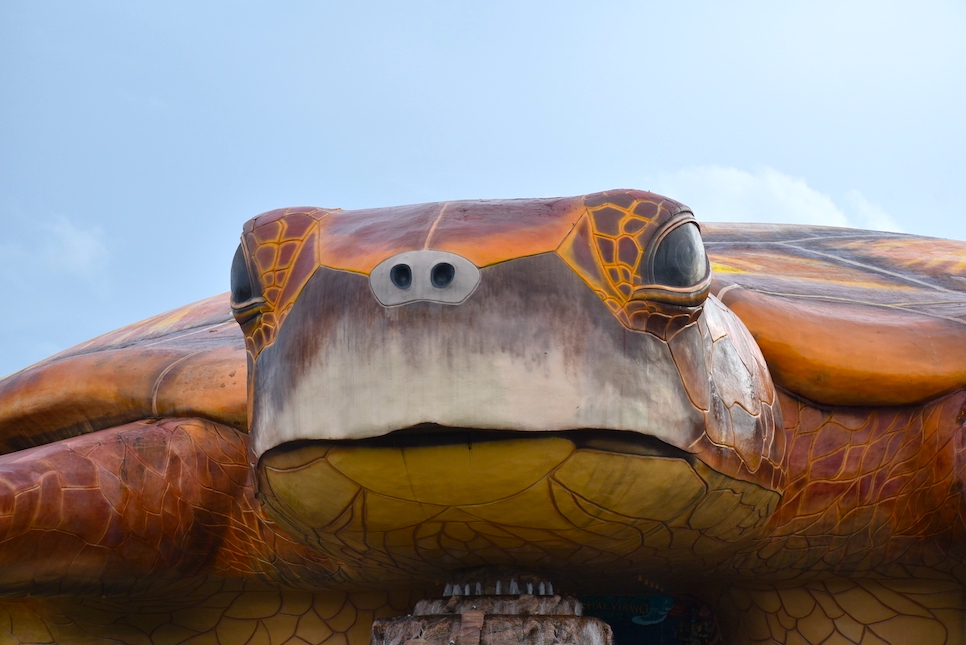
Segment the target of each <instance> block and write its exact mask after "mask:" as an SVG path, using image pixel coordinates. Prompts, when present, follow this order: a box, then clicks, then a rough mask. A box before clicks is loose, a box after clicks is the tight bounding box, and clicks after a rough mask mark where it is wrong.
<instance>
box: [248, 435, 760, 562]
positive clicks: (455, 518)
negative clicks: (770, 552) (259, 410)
mask: <svg viewBox="0 0 966 645" xmlns="http://www.w3.org/2000/svg"><path fill="white" fill-rule="evenodd" d="M257 474H258V482H259V498H260V499H261V500H262V503H263V504H264V505H265V508H266V510H267V511H268V512H269V513H270V514H271V515H272V516H273V517H274V518H275V519H276V520H277V521H278V522H279V523H280V524H282V525H283V526H284V527H285V528H286V529H287V530H289V532H291V533H292V534H293V536H295V537H297V538H298V539H299V540H300V541H302V542H303V543H305V544H307V545H309V546H312V547H314V548H317V549H319V550H321V551H323V552H325V553H327V554H329V555H331V556H332V557H334V558H337V559H338V560H339V561H341V562H344V563H346V564H347V566H348V567H349V569H350V570H352V571H353V574H354V575H355V576H357V577H358V578H359V579H360V581H364V580H387V579H392V578H396V579H401V580H412V579H414V578H426V579H430V578H433V577H435V576H438V575H439V574H440V573H441V572H444V571H453V570H457V569H464V568H467V567H477V566H491V565H508V566H516V567H537V568H560V569H567V570H568V571H570V572H578V573H581V574H582V575H583V574H586V575H590V576H597V577H601V576H604V577H606V576H613V575H615V574H624V573H626V572H627V571H629V570H630V571H637V572H639V573H646V574H647V575H649V576H654V575H660V571H672V570H673V571H674V572H675V573H681V572H682V571H684V570H700V569H702V568H705V569H706V568H707V567H708V566H709V563H721V562H722V561H723V560H722V558H724V557H725V556H726V554H729V553H733V552H734V550H735V548H737V546H739V545H740V544H741V543H743V542H744V541H745V540H746V538H749V537H751V536H753V535H754V534H755V532H756V530H757V528H758V527H759V526H760V525H761V524H762V523H763V522H764V521H765V519H767V517H768V515H770V513H771V511H772V510H773V509H774V506H775V504H776V503H777V501H778V497H779V495H778V493H777V492H775V491H771V490H767V489H765V488H763V487H761V486H759V485H757V484H754V483H751V482H746V481H741V480H736V479H734V478H732V477H729V476H726V475H723V474H721V473H720V472H718V471H716V470H714V469H713V468H711V467H709V466H708V465H707V464H705V463H704V462H703V461H701V460H700V459H699V458H698V457H697V456H695V455H693V454H691V453H689V452H687V451H685V450H682V449H680V448H676V447H674V446H671V445H669V444H667V443H665V442H663V441H661V440H659V439H656V438H654V437H650V436H647V435H642V434H639V433H635V432H624V431H611V430H585V429H581V430H564V431H547V432H539V433H534V432H512V431H493V430H479V429H472V428H452V427H444V426H437V425H428V424H421V425H418V426H413V427H409V428H405V429H401V430H397V431H394V432H391V433H388V434H386V435H383V436H380V437H374V438H367V439H356V440H311V441H297V442H290V443H287V444H283V445H281V446H278V447H276V448H273V449H271V450H269V451H267V452H266V453H264V454H263V455H262V457H261V459H260V460H259V463H258V466H257Z"/></svg>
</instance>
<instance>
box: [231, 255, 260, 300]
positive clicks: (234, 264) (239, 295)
mask: <svg viewBox="0 0 966 645" xmlns="http://www.w3.org/2000/svg"><path fill="white" fill-rule="evenodd" d="M253 295H254V289H252V277H251V275H249V273H248V265H247V264H246V263H245V253H244V251H242V247H241V244H239V245H238V248H237V249H236V250H235V257H234V258H232V261H231V299H232V302H237V303H242V302H248V301H249V300H251V299H252V296H253Z"/></svg>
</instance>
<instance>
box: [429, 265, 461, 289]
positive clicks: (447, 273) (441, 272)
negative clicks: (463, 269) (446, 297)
mask: <svg viewBox="0 0 966 645" xmlns="http://www.w3.org/2000/svg"><path fill="white" fill-rule="evenodd" d="M454 277H456V267H454V266H453V265H452V264H450V263H449V262H440V263H439V264H437V265H436V266H434V267H433V270H432V272H431V273H430V274H429V279H430V281H432V283H433V286H434V287H436V288H437V289H442V288H443V287H448V286H449V283H450V282H452V281H453V278H454Z"/></svg>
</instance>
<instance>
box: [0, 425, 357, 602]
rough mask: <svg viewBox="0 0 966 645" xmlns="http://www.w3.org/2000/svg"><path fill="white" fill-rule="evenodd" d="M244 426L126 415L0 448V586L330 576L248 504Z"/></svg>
mask: <svg viewBox="0 0 966 645" xmlns="http://www.w3.org/2000/svg"><path fill="white" fill-rule="evenodd" d="M247 450H248V445H247V437H246V435H244V434H242V433H241V432H238V431H237V430H234V429H232V428H229V427H227V426H223V425H220V424H217V423H213V422H210V421H204V420H199V419H180V420H179V419H168V420H161V421H156V422H135V423H130V424H127V425H123V426H119V427H116V428H112V429H109V430H102V431H100V432H95V433H91V434H86V435H81V436H78V437H74V438H71V439H67V440H64V441H59V442H56V443H53V444H50V445H47V446H40V447H37V448H31V449H28V450H22V451H19V452H16V453H12V454H9V455H5V456H3V457H0V594H4V595H15V594H18V595H19V594H30V595H37V594H43V595H53V594H63V593H77V592H83V593H97V594H110V593H122V592H123V593H129V592H132V591H149V590H150V589H151V588H152V586H154V585H155V584H158V583H159V581H161V580H171V579H173V578H179V577H181V578H184V577H191V576H199V575H204V574H214V575H219V576H224V577H232V578H249V579H260V580H264V581H271V582H281V583H288V584H293V585H314V586H316V587H318V586H325V585H326V584H327V583H329V582H330V581H331V580H332V579H333V577H334V578H335V579H340V578H341V573H340V572H339V570H338V567H337V566H336V565H335V563H333V562H332V561H331V560H329V559H328V558H326V557H324V556H322V555H319V554H316V553H314V552H312V551H310V550H308V549H306V548H305V547H301V546H299V545H298V544H297V543H296V542H294V541H293V540H291V539H290V538H288V537H287V536H286V535H285V534H284V533H282V532H281V531H280V530H278V529H277V528H276V527H275V525H274V524H273V523H272V522H271V521H270V520H268V519H266V518H265V517H263V516H262V515H261V513H260V511H259V508H258V505H257V502H256V501H255V499H254V494H253V490H252V484H251V469H250V467H249V466H248V463H247Z"/></svg>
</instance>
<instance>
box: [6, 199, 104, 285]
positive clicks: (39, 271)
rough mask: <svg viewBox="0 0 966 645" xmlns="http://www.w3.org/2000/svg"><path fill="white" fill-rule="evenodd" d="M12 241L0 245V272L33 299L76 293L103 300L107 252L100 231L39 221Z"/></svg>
mask: <svg viewBox="0 0 966 645" xmlns="http://www.w3.org/2000/svg"><path fill="white" fill-rule="evenodd" d="M14 239H15V240H16V241H15V242H8V243H0V272H2V274H3V275H5V276H7V277H8V278H9V279H10V282H9V283H10V284H13V285H14V289H17V290H22V292H23V294H24V295H25V296H27V297H29V298H30V299H31V300H34V299H37V298H43V297H44V296H46V297H47V298H57V297H58V296H59V297H63V296H64V295H65V294H66V293H68V292H75V291H76V289H78V288H80V289H82V290H83V291H84V292H85V293H87V294H93V295H97V296H101V297H104V296H106V295H107V293H108V291H109V287H110V282H111V280H110V276H109V273H108V266H109V263H110V250H109V248H108V246H107V244H106V242H105V240H104V234H103V233H102V231H101V230H100V229H99V228H89V229H85V228H80V227H78V226H76V225H75V224H73V223H72V222H71V221H70V220H69V219H67V218H66V217H57V218H54V219H52V220H49V221H40V222H37V223H36V225H35V226H33V227H32V228H29V229H28V230H27V231H26V232H24V233H22V234H20V235H18V236H16V237H15V238H14ZM42 294H43V295H42Z"/></svg>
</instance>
